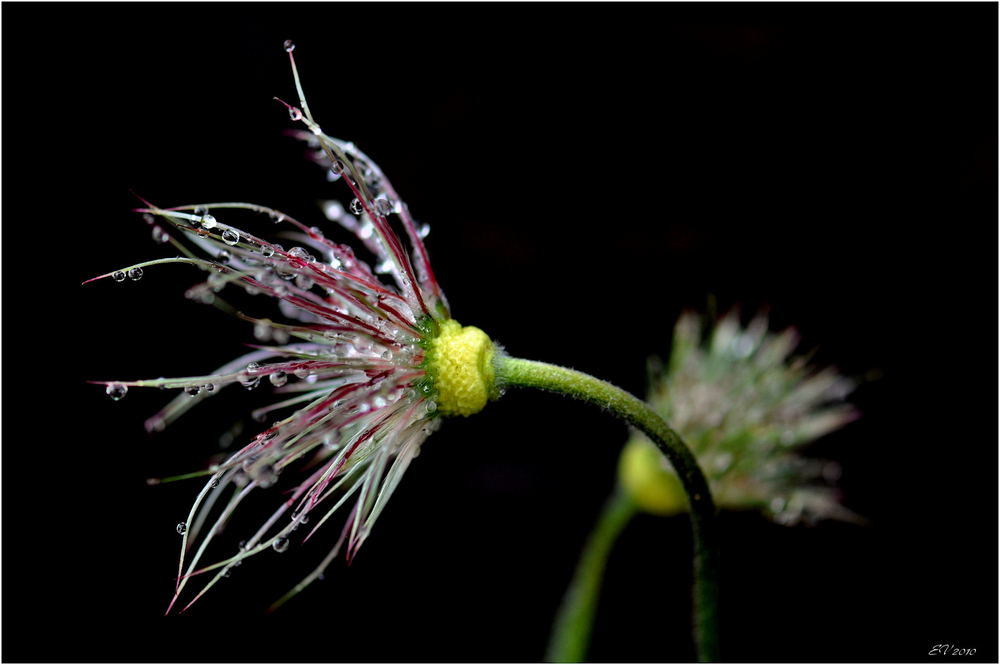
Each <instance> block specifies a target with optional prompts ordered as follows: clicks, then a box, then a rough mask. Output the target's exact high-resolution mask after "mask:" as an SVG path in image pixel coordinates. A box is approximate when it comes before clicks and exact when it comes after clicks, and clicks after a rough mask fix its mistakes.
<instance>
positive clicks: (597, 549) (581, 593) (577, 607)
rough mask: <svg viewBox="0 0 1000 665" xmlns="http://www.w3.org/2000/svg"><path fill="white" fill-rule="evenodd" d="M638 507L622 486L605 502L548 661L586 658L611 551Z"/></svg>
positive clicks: (564, 605) (562, 612) (556, 629)
mask: <svg viewBox="0 0 1000 665" xmlns="http://www.w3.org/2000/svg"><path fill="white" fill-rule="evenodd" d="M636 510H637V507H636V505H635V503H634V502H633V501H632V499H631V498H630V497H629V496H628V494H626V493H625V492H623V491H622V490H621V488H617V489H616V490H615V492H614V493H613V494H612V495H611V497H610V498H609V499H608V501H607V502H606V503H605V504H604V509H603V510H602V511H601V516H600V518H599V519H598V521H597V525H596V526H595V527H594V531H593V532H592V533H591V534H590V537H589V538H588V539H587V544H586V545H585V546H584V548H583V554H582V555H581V556H580V562H579V563H578V564H577V566H576V572H575V573H574V574H573V581H572V582H570V585H569V589H567V591H566V595H565V596H564V597H563V602H562V605H561V606H560V607H559V614H558V615H557V616H556V622H555V625H554V626H553V628H552V639H551V641H550V642H549V647H548V650H547V652H546V654H545V661H546V662H549V663H581V662H583V661H584V660H586V658H587V648H588V647H589V646H590V635H591V629H592V627H593V625H594V614H595V613H596V610H597V600H598V596H599V595H600V593H601V581H602V580H603V578H604V569H605V567H606V564H607V560H608V554H610V553H611V548H612V547H613V546H614V544H615V541H616V540H618V535H619V534H620V533H621V532H622V529H624V528H625V525H626V524H628V523H629V521H630V520H631V519H632V516H633V515H635V513H636Z"/></svg>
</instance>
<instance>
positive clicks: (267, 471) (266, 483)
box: [257, 464, 278, 489]
mask: <svg viewBox="0 0 1000 665" xmlns="http://www.w3.org/2000/svg"><path fill="white" fill-rule="evenodd" d="M277 481H278V474H277V473H276V472H275V470H274V467H273V466H271V465H270V464H267V465H265V466H263V467H261V468H260V470H258V471H257V485H258V486H259V487H261V488H263V489H266V488H268V487H270V486H271V485H273V484H274V483H276V482H277Z"/></svg>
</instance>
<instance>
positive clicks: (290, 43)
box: [285, 39, 295, 53]
mask: <svg viewBox="0 0 1000 665" xmlns="http://www.w3.org/2000/svg"><path fill="white" fill-rule="evenodd" d="M285 50H286V51H288V52H289V53H291V52H292V51H294V50H295V42H293V41H292V40H291V39H286V40H285Z"/></svg>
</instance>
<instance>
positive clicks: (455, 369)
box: [426, 319, 496, 416]
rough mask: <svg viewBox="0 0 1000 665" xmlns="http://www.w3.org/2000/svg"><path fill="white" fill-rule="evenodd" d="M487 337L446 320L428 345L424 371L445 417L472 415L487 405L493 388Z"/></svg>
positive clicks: (493, 349) (438, 408)
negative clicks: (429, 378)
mask: <svg viewBox="0 0 1000 665" xmlns="http://www.w3.org/2000/svg"><path fill="white" fill-rule="evenodd" d="M495 351H496V347H494V346H493V342H492V341H491V340H490V338H489V336H487V334H486V333H484V332H483V331H482V330H480V329H479V328H476V327H473V326H465V327H464V328H463V327H462V324H460V323H459V322H458V321H455V320H454V319H448V320H447V321H444V322H443V323H441V324H440V332H439V333H438V336H437V337H435V338H434V339H432V340H431V341H430V344H429V345H428V347H427V355H426V362H427V365H426V366H427V373H428V374H429V375H430V377H431V379H432V380H433V381H434V390H435V391H436V392H437V398H436V401H437V410H438V412H439V413H441V414H442V415H445V416H471V415H472V414H474V413H479V412H480V411H482V410H483V407H484V406H486V402H488V401H489V399H490V396H491V395H492V394H493V392H494V391H495V387H494V386H495V384H496V377H495V370H494V369H493V354H494V352H495Z"/></svg>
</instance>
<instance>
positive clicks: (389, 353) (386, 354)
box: [382, 349, 392, 360]
mask: <svg viewBox="0 0 1000 665" xmlns="http://www.w3.org/2000/svg"><path fill="white" fill-rule="evenodd" d="M382 360H392V351H390V350H389V349H386V350H385V351H383V352H382Z"/></svg>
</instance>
